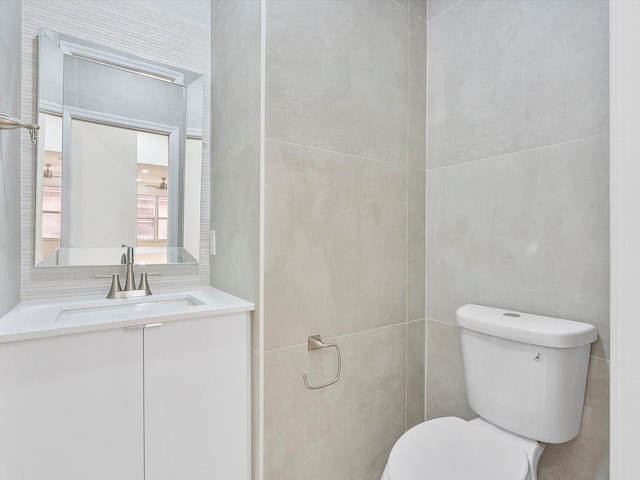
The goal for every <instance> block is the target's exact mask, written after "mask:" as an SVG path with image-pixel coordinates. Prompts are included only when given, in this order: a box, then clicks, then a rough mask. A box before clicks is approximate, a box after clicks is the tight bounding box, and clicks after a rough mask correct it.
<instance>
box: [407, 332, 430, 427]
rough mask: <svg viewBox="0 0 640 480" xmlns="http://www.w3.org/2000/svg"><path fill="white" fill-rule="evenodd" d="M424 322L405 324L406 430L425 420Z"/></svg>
mask: <svg viewBox="0 0 640 480" xmlns="http://www.w3.org/2000/svg"><path fill="white" fill-rule="evenodd" d="M425 360H426V358H425V320H416V321H414V322H409V323H408V324H407V429H409V428H411V427H413V426H415V425H417V424H419V423H422V422H424V420H425V416H424V414H425V399H424V396H425V379H426V376H425Z"/></svg>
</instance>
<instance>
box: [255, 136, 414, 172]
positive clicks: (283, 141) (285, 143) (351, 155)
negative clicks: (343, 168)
mask: <svg viewBox="0 0 640 480" xmlns="http://www.w3.org/2000/svg"><path fill="white" fill-rule="evenodd" d="M265 142H275V143H281V144H283V145H291V146H293V147H300V148H308V149H309V150H316V151H319V152H325V153H332V154H334V155H342V156H345V157H353V158H358V159H360V160H367V161H369V162H378V163H384V164H387V165H395V166H397V167H405V168H406V167H407V165H405V164H402V163H397V162H390V161H389V160H380V159H379V158H371V157H364V156H362V155H354V154H353V153H345V152H339V151H337V150H327V149H325V148H320V147H314V146H311V145H304V144H302V143H293V142H287V141H285V140H278V139H275V138H269V137H266V138H265Z"/></svg>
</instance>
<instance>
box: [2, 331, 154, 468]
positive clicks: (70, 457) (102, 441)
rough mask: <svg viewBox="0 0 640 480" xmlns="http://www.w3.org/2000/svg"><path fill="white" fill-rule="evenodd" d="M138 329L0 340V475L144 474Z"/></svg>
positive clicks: (140, 358) (140, 351)
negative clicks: (35, 338) (0, 342)
mask: <svg viewBox="0 0 640 480" xmlns="http://www.w3.org/2000/svg"><path fill="white" fill-rule="evenodd" d="M141 344H142V331H140V330H138V331H125V330H123V329H122V328H120V329H114V330H105V331H100V332H90V333H82V334H78V335H68V336H63V337H51V338H43V339H38V340H27V341H24V342H11V343H4V344H1V345H0V478H1V479H6V480H14V479H15V480H40V479H42V480H81V479H82V480H85V479H87V480H88V479H91V480H114V479H122V480H125V479H126V480H134V479H142V478H144V477H143V475H144V463H143V454H144V450H143V446H144V445H143V442H142V438H143V433H144V432H143V428H144V420H143V390H142V381H143V378H142V349H141Z"/></svg>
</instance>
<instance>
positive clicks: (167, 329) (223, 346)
mask: <svg viewBox="0 0 640 480" xmlns="http://www.w3.org/2000/svg"><path fill="white" fill-rule="evenodd" d="M245 316H247V315H246V314H235V315H223V316H219V317H213V318H208V319H195V320H183V321H179V322H172V323H166V324H163V325H162V326H159V327H147V328H145V329H144V418H145V473H146V475H145V480H177V479H184V480H217V479H220V480H235V479H238V480H247V479H248V478H249V473H250V471H249V470H250V469H249V465H250V463H249V462H250V459H249V448H248V447H249V429H250V423H249V418H250V417H249V414H248V412H249V350H248V338H249V337H248V336H249V322H248V320H244V321H243V317H245Z"/></svg>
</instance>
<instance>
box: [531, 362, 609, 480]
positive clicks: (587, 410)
mask: <svg viewBox="0 0 640 480" xmlns="http://www.w3.org/2000/svg"><path fill="white" fill-rule="evenodd" d="M585 397H586V398H585V405H584V411H583V413H582V425H581V427H580V433H579V434H578V436H577V437H576V438H575V439H573V440H571V441H570V442H567V443H563V444H560V445H547V448H546V449H545V451H544V453H543V454H542V457H541V458H540V464H539V466H538V478H539V480H608V479H609V362H608V361H606V360H601V359H599V358H594V357H591V362H590V364H589V376H588V379H587V392H586V396H585Z"/></svg>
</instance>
